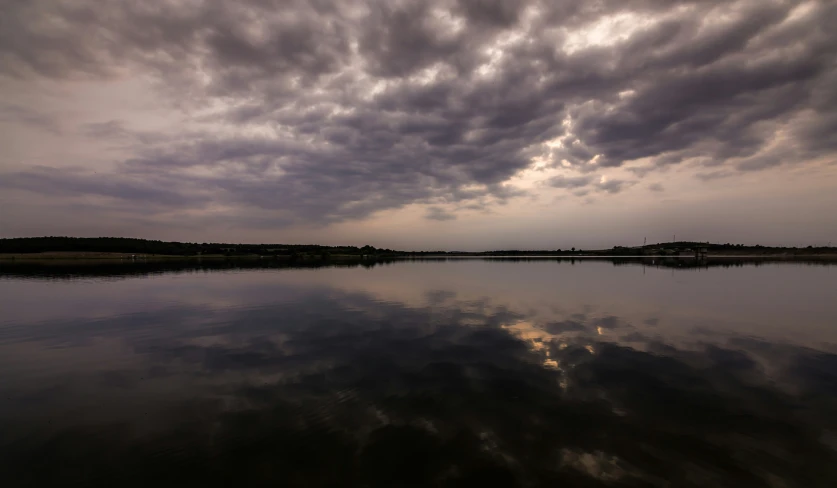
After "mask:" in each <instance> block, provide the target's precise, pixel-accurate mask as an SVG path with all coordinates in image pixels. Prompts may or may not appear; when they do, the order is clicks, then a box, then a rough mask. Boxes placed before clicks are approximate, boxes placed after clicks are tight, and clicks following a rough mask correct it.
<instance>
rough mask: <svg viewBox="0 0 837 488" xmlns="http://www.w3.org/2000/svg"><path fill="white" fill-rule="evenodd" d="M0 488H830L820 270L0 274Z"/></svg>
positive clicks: (216, 267) (783, 266)
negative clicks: (217, 487)
mask: <svg viewBox="0 0 837 488" xmlns="http://www.w3.org/2000/svg"><path fill="white" fill-rule="evenodd" d="M0 479H2V480H5V481H4V482H3V486H6V487H17V486H64V487H74V486H180V487H182V486H202V487H207V486H265V485H270V486H313V487H316V486H367V487H379V486H380V487H396V486H483V487H484V486H581V487H596V486H660V487H663V486H672V487H689V486H712V487H750V486H753V487H756V486H758V487H796V486H799V487H806V488H810V487H820V486H822V487H834V486H837V266H835V265H833V264H832V263H830V262H827V261H825V262H804V263H803V262H793V261H786V262H769V261H752V260H751V261H736V260H731V259H730V260H714V261H710V262H707V263H697V262H695V261H694V260H693V259H683V260H677V259H668V260H659V259H657V260H650V259H649V260H639V259H618V260H600V259H595V260H593V259H591V260H584V259H574V260H568V259H565V260H556V259H532V260H526V259H513V260H503V259H494V260H483V259H443V260H421V261H418V260H417V261H408V260H405V261H395V262H380V263H378V262H364V263H363V265H357V263H355V264H354V265H351V264H349V265H340V264H335V265H318V266H308V267H306V266H300V265H290V264H282V263H280V262H275V261H272V262H269V261H220V262H214V263H213V262H204V263H198V262H186V263H176V262H157V263H154V262H150V263H142V262H127V263H119V262H112V263H107V262H105V263H84V262H76V263H63V264H62V263H28V264H24V263H2V264H0Z"/></svg>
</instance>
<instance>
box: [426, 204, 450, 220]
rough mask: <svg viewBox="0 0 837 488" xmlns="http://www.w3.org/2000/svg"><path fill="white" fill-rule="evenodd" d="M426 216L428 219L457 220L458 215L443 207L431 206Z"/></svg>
mask: <svg viewBox="0 0 837 488" xmlns="http://www.w3.org/2000/svg"><path fill="white" fill-rule="evenodd" d="M424 218H426V219H428V220H439V221H445V220H456V215H455V214H452V213H450V212H448V211H446V210H445V209H443V208H441V207H430V208H429V209H427V213H426V214H425V215H424Z"/></svg>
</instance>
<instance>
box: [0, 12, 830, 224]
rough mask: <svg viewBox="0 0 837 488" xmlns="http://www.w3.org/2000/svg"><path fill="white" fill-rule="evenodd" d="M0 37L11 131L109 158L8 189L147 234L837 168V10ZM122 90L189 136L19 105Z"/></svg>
mask: <svg viewBox="0 0 837 488" xmlns="http://www.w3.org/2000/svg"><path fill="white" fill-rule="evenodd" d="M0 19H2V20H0V81H2V83H3V85H2V86H3V87H6V88H3V90H4V93H2V97H0V102H2V101H3V100H5V99H8V100H9V102H7V103H4V104H2V105H0V118H2V121H5V122H6V123H11V124H17V125H21V126H27V127H29V128H30V129H31V130H43V131H47V132H53V133H54V132H58V131H60V130H65V131H69V132H71V133H72V134H75V135H76V136H75V137H77V139H78V140H79V141H81V142H79V144H82V143H84V141H87V143H90V144H94V143H95V144H105V145H107V146H108V147H109V148H112V149H113V151H114V152H113V153H112V154H110V153H109V154H110V156H109V157H110V159H109V164H108V165H107V167H97V168H96V169H95V171H94V169H92V168H88V167H84V166H82V167H79V168H76V169H70V168H67V167H65V166H62V165H61V164H60V163H61V162H60V161H52V160H41V159H39V160H37V164H30V163H29V159H27V160H26V161H23V160H17V159H12V158H11V157H10V158H7V159H4V160H3V162H2V165H3V166H2V167H0V171H2V174H0V188H2V189H3V190H6V191H8V190H16V191H22V192H25V193H27V194H33V195H50V196H56V195H58V196H62V198H90V197H95V198H98V197H101V198H105V199H107V200H106V201H109V202H114V201H123V202H129V203H132V204H137V205H139V206H142V207H143V212H145V214H146V215H148V214H151V215H156V214H159V215H170V214H172V213H173V212H174V213H177V212H180V213H188V212H193V213H194V212H199V211H204V210H205V209H207V208H223V209H224V212H226V213H225V215H233V216H236V215H240V216H242V217H243V216H248V217H249V218H254V219H268V220H272V221H275V222H284V223H285V224H283V225H293V224H295V223H297V224H298V223H313V224H315V225H329V224H333V223H339V222H346V221H354V220H362V219H366V218H369V217H371V216H373V215H375V214H376V213H378V212H381V211H384V210H397V209H402V208H405V207H408V206H410V205H422V206H425V211H426V213H425V216H426V218H427V219H431V220H450V219H453V218H456V215H457V212H458V211H459V210H461V209H468V208H480V209H486V208H490V207H492V206H496V205H503V204H505V203H506V202H508V201H510V200H514V199H519V198H524V197H525V196H527V195H529V196H531V195H530V192H531V189H530V188H527V187H525V186H521V184H520V183H519V181H518V180H519V179H520V176H521V175H522V174H525V173H527V172H532V171H535V170H537V171H540V172H541V173H538V172H537V171H535V173H536V174H542V175H543V176H542V177H539V178H540V180H539V182H540V183H541V184H540V186H538V185H536V187H539V188H552V189H559V190H562V191H565V192H566V193H568V194H569V195H570V196H572V195H575V196H576V197H582V196H584V195H586V194H587V193H589V192H595V193H598V194H601V196H602V198H604V199H607V198H608V197H610V196H612V195H615V194H619V193H622V192H624V191H625V190H627V189H629V188H632V189H633V190H632V191H640V190H639V189H640V188H642V189H643V190H642V191H645V192H649V191H650V192H657V193H659V192H660V191H661V190H662V188H663V187H662V185H661V184H660V183H652V181H659V174H660V173H661V172H666V171H668V170H669V169H670V168H672V167H682V168H689V169H690V171H692V175H693V176H694V181H695V184H710V183H711V182H712V181H714V180H717V179H718V178H719V177H721V176H723V177H734V176H736V175H739V174H742V173H748V172H753V171H760V170H766V169H770V168H776V167H785V166H788V167H790V166H798V165H805V164H810V163H812V162H817V161H823V160H826V161H833V160H835V154H837V144H836V143H835V139H834V137H833V134H834V132H835V130H837V117H835V115H834V114H835V113H837V90H835V89H834V87H835V86H837V63H836V62H835V59H837V31H835V30H834V29H833V28H832V26H833V25H834V24H835V23H837V6H835V4H834V3H833V2H828V1H808V2H797V1H779V0H771V1H763V0H759V1H755V0H738V1H728V0H724V1H721V0H717V1H714V0H709V1H679V2H671V1H662V0H633V1H616V0H607V1H602V2H595V3H589V2H564V1H560V2H553V1H536V0H529V1H519V2H501V1H478V0H458V1H453V0H450V1H441V0H440V1H432V2H406V1H367V2H349V1H346V2H340V1H337V2H334V1H319V0H317V1H304V2H303V1H296V2H286V1H282V2H279V1H271V0H246V1H240V2H220V1H218V2H215V1H197V0H168V1H164V2H153V3H151V4H148V3H145V2H123V1H115V0H114V1H102V0H97V1H92V0H90V1H78V2H66V3H65V2H51V1H46V0H44V1H37V0H34V1H26V2H24V1H12V2H5V3H4V5H3V6H2V7H0ZM125 80H143V83H147V84H148V85H149V86H151V87H152V88H151V89H152V90H153V93H154V94H155V95H154V96H155V103H156V105H155V109H157V110H160V111H163V112H166V113H171V114H176V116H177V118H178V120H184V121H186V123H184V125H183V126H182V127H179V128H177V129H176V130H173V129H172V128H170V127H166V128H165V129H163V128H160V129H155V128H153V124H151V127H149V124H142V123H140V122H138V121H134V120H131V119H130V118H128V117H126V118H125V119H124V120H123V119H121V118H116V119H114V118H110V119H102V120H93V121H86V122H85V123H84V124H80V123H74V122H73V120H74V119H72V117H71V114H69V115H68V114H67V113H61V112H60V111H51V112H50V111H47V112H46V113H43V112H39V111H36V110H35V109H34V108H28V107H25V106H22V105H20V104H17V103H15V104H13V103H12V100H14V99H15V96H16V93H14V90H17V89H20V87H22V86H25V87H28V88H27V89H28V90H34V88H32V87H33V86H43V87H45V88H43V90H57V88H55V87H56V86H76V85H78V84H84V83H93V84H96V83H104V84H107V83H124V82H126V81H125ZM50 87H51V88H50ZM21 144H23V143H21ZM111 156H112V157H111ZM619 169H629V170H631V171H633V174H634V175H635V176H636V177H637V178H639V179H635V178H634V179H631V178H623V177H608V174H609V172H611V171H613V170H619ZM651 178H653V180H652V179H651ZM641 179H646V181H645V182H644V183H643V184H642V185H637V183H639V181H640V180H641ZM649 185H650V186H649ZM667 186H668V185H667ZM634 187H636V188H634ZM253 214H256V215H255V216H254V215H253Z"/></svg>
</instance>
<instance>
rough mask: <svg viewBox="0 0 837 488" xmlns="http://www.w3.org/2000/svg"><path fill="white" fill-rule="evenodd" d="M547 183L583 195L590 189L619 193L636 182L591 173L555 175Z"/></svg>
mask: <svg viewBox="0 0 837 488" xmlns="http://www.w3.org/2000/svg"><path fill="white" fill-rule="evenodd" d="M546 183H547V184H548V185H549V186H551V187H553V188H565V189H568V190H574V191H573V192H572V193H573V195H575V196H579V197H583V196H585V195H587V194H588V193H590V191H597V192H600V193H610V194H615V193H619V192H621V191H622V190H624V189H625V188H628V187H630V186H633V185H634V184H636V182H635V181H627V180H619V179H606V180H604V181H601V180H600V179H598V181H597V178H594V177H593V176H591V175H585V176H574V177H567V176H554V177H552V178H550V179H549V180H547V181H546Z"/></svg>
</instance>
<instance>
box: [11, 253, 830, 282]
mask: <svg viewBox="0 0 837 488" xmlns="http://www.w3.org/2000/svg"><path fill="white" fill-rule="evenodd" d="M463 261H486V262H493V263H503V262H507V263H508V262H532V263H543V264H544V265H548V264H550V263H569V264H574V263H575V262H576V261H578V262H580V263H581V262H583V263H589V262H600V263H602V262H604V263H611V264H613V265H614V266H643V267H650V268H667V269H673V270H677V269H679V270H687V269H707V268H713V267H720V268H729V267H744V266H761V265H768V264H793V265H799V264H806V265H811V266H833V265H837V259H832V258H812V257H804V258H803V257H781V258H777V257H746V258H745V257H726V256H725V257H718V256H711V257H709V258H706V259H695V258H689V257H621V256H620V257H603V256H584V257H554V256H514V257H506V256H491V257H485V256H463V257H451V256H444V257H402V258H377V259H365V260H361V259H340V258H338V259H328V260H316V261H309V260H288V259H270V258H267V259H259V258H242V257H234V258H209V259H199V258H187V259H177V258H174V257H168V258H164V259H159V260H156V259H147V260H146V259H137V260H130V259H129V260H117V259H73V260H61V259H49V260H20V261H0V278H4V277H5V278H29V279H47V280H50V279H73V278H76V277H111V278H120V277H125V278H127V277H131V276H148V275H160V274H168V273H190V272H212V271H231V270H233V271H234V270H242V271H244V270H270V269H273V270H280V269H316V268H356V267H364V268H373V267H377V266H389V265H392V264H396V263H421V262H426V263H439V262H463Z"/></svg>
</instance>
